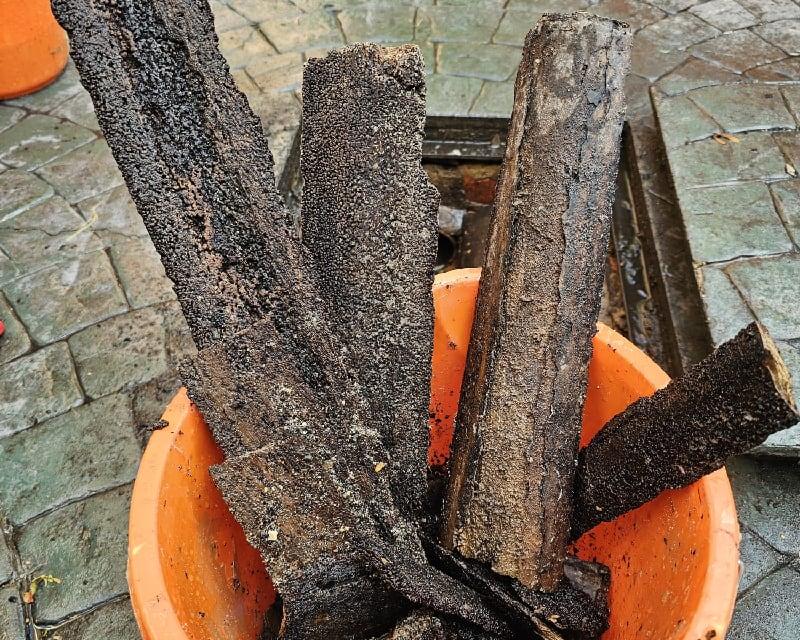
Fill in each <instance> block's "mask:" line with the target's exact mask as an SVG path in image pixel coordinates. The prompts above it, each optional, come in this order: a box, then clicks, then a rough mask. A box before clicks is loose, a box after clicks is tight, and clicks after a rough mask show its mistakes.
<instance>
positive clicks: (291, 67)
mask: <svg viewBox="0 0 800 640" xmlns="http://www.w3.org/2000/svg"><path fill="white" fill-rule="evenodd" d="M245 70H246V71H247V73H248V74H249V76H250V77H251V78H252V79H253V82H255V83H256V85H257V86H258V88H259V89H260V90H261V91H264V92H266V93H269V92H284V91H294V90H295V89H298V88H300V86H301V85H302V83H303V54H301V53H299V52H296V51H295V52H289V53H281V54H278V55H274V56H267V57H265V58H258V59H256V60H255V61H253V62H252V63H250V64H248V65H247V67H245Z"/></svg>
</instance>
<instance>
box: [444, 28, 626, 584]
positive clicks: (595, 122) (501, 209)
mask: <svg viewBox="0 0 800 640" xmlns="http://www.w3.org/2000/svg"><path fill="white" fill-rule="evenodd" d="M630 41H631V35H630V31H629V29H628V28H627V26H626V25H624V24H622V23H619V22H617V21H614V20H608V19H605V18H600V17H597V16H590V15H588V14H581V13H578V14H572V15H560V14H548V15H545V16H544V17H543V18H542V19H541V21H540V22H539V24H538V25H537V27H536V28H535V29H534V30H533V31H531V32H530V33H529V34H528V37H527V38H526V41H525V48H524V51H523V57H522V63H521V65H520V69H519V72H518V75H517V82H516V88H515V99H514V110H513V114H512V122H511V129H510V132H509V137H508V146H507V149H506V156H505V159H504V162H503V168H502V171H501V175H500V179H499V181H498V186H497V195H496V198H495V204H494V212H493V216H492V223H491V229H490V236H489V246H488V249H487V255H486V261H485V266H484V270H483V274H482V277H481V283H480V291H479V294H478V301H477V308H476V314H475V324H474V326H473V329H472V338H471V341H470V345H469V353H468V356H467V367H466V372H465V376H464V380H465V383H464V387H463V389H462V393H461V402H460V409H459V414H458V418H457V425H456V430H455V438H454V452H453V458H452V462H451V468H450V485H449V489H448V497H447V503H446V508H445V513H444V519H443V530H442V541H443V543H444V545H445V546H446V547H449V548H454V549H456V550H457V551H458V552H460V553H461V554H462V555H464V556H465V557H468V558H472V559H475V560H480V561H482V562H486V563H489V564H491V566H492V568H493V569H494V570H495V571H497V572H498V573H501V574H504V575H508V576H511V577H514V578H516V579H517V580H519V581H520V582H521V583H522V584H523V585H525V586H526V587H530V588H535V589H541V590H553V589H555V588H556V587H557V586H558V584H559V583H560V581H561V579H562V578H563V571H562V564H563V561H564V557H565V555H566V554H565V546H566V544H567V542H568V538H569V522H570V517H571V511H572V507H571V495H572V479H573V474H574V468H575V457H576V453H577V447H578V437H579V433H580V427H581V414H582V409H583V400H584V397H585V393H586V391H585V390H586V384H587V370H588V362H589V358H590V355H591V340H592V336H593V334H594V333H595V322H596V321H597V316H598V310H599V304H600V296H601V289H602V283H603V274H604V267H605V254H606V249H607V246H608V236H609V231H610V215H611V204H612V201H613V197H614V191H615V184H616V173H617V164H618V159H619V140H620V134H621V131H622V123H623V119H624V114H625V99H624V94H623V82H624V78H625V73H626V71H627V69H628V66H629V52H630Z"/></svg>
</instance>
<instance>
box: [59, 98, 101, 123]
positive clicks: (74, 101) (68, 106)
mask: <svg viewBox="0 0 800 640" xmlns="http://www.w3.org/2000/svg"><path fill="white" fill-rule="evenodd" d="M50 115H53V116H56V117H57V118H65V119H67V120H71V121H72V122H74V123H75V124H79V125H81V126H82V127H86V128H87V129H91V130H93V131H100V125H99V124H98V123H97V118H96V117H95V115H94V106H93V105H92V99H91V98H90V97H89V92H88V91H80V92H78V93H77V94H76V95H74V96H73V97H72V98H70V99H69V100H67V101H66V102H63V103H61V104H60V105H59V106H57V107H56V108H55V109H53V110H52V111H51V112H50Z"/></svg>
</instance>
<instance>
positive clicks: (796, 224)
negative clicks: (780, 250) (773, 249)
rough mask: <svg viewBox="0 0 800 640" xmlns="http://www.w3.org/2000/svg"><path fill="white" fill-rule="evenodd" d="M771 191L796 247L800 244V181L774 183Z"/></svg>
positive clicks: (795, 164) (796, 163) (796, 162)
mask: <svg viewBox="0 0 800 640" xmlns="http://www.w3.org/2000/svg"><path fill="white" fill-rule="evenodd" d="M797 160H800V158H798V159H797ZM797 160H795V163H794V166H795V167H797V166H798V165H800V163H798V161H797ZM770 189H771V191H772V194H773V196H774V198H775V205H776V207H777V208H778V212H779V213H780V214H781V217H782V218H783V220H784V222H785V223H786V228H787V231H788V232H789V235H790V236H791V237H792V239H793V240H794V242H795V245H798V244H800V180H782V181H780V182H774V183H772V184H771V185H770Z"/></svg>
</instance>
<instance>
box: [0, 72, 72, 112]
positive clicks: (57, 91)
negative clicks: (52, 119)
mask: <svg viewBox="0 0 800 640" xmlns="http://www.w3.org/2000/svg"><path fill="white" fill-rule="evenodd" d="M80 91H81V85H80V81H79V79H78V71H77V70H76V69H75V65H74V64H73V63H72V61H71V60H70V61H69V62H68V63H67V66H66V67H65V68H64V71H63V72H62V73H61V75H60V76H59V77H58V79H57V80H56V81H55V82H53V83H52V84H50V85H48V86H47V87H45V88H44V89H42V90H40V91H36V92H35V93H31V94H28V95H27V96H22V97H20V98H15V99H14V100H9V102H8V104H10V105H14V106H17V107H24V108H25V109H28V110H30V111H33V112H38V113H47V112H49V111H51V110H52V109H54V108H55V107H57V106H58V105H60V104H62V103H64V102H65V101H66V100H68V99H69V98H71V97H72V96H74V95H76V94H77V93H78V92H80Z"/></svg>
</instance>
